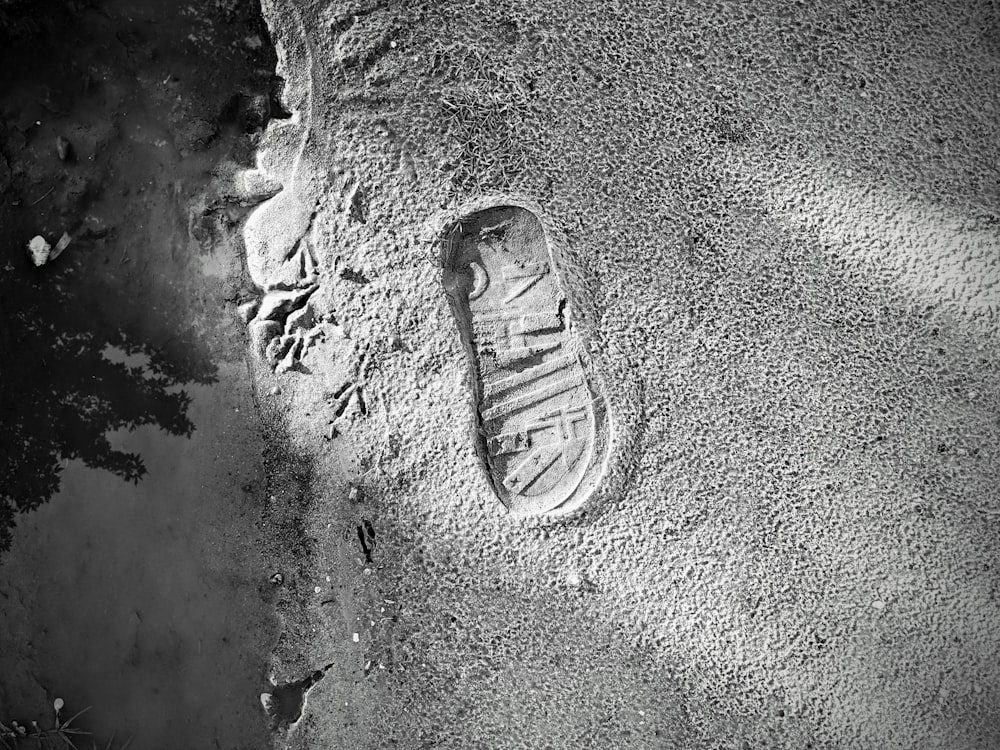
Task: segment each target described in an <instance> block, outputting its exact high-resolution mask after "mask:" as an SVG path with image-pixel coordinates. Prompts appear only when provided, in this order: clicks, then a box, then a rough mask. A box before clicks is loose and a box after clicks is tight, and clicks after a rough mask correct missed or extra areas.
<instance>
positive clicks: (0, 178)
mask: <svg viewBox="0 0 1000 750" xmlns="http://www.w3.org/2000/svg"><path fill="white" fill-rule="evenodd" d="M252 5H253V3H249V2H246V3H217V4H211V5H209V6H205V7H204V8H197V9H196V8H194V6H184V7H179V6H177V5H176V4H173V3H169V2H163V0H157V1H156V2H138V1H136V0H130V1H126V0H121V1H120V0H108V1H107V2H104V3H96V4H88V5H87V6H86V7H84V6H83V5H82V4H80V5H76V4H66V3H57V2H49V0H43V2H40V3H39V4H37V6H33V7H37V8H39V9H41V10H39V11H38V13H36V14H35V15H36V16H37V18H40V19H42V20H41V21H38V20H37V19H35V20H32V19H31V18H29V19H28V20H29V21H31V22H32V23H33V24H34V25H31V24H29V27H30V28H29V29H28V33H27V34H26V35H25V36H24V37H22V43H21V45H20V47H17V46H16V45H15V46H7V45H4V44H0V226H2V227H3V231H2V232H0V485H2V486H0V721H4V722H8V721H9V720H11V719H17V720H19V721H21V722H28V721H31V720H33V719H34V720H37V721H39V723H40V724H41V725H42V726H43V727H46V726H50V725H51V722H52V718H53V717H52V711H51V706H52V701H53V700H54V699H55V698H61V699H62V700H63V701H64V702H65V709H64V711H63V715H62V717H63V719H65V718H67V717H68V716H69V715H71V714H73V713H75V712H76V711H78V710H80V709H83V708H86V707H88V706H89V707H90V709H89V710H88V711H87V713H85V714H84V715H83V716H81V717H80V719H79V721H78V722H77V723H78V724H79V726H81V727H82V728H84V729H86V730H88V731H91V732H93V733H94V739H95V740H96V741H97V742H98V744H99V746H101V747H104V746H105V745H106V744H107V742H108V741H109V740H110V739H111V737H112V735H115V737H116V741H115V742H114V744H113V746H114V747H119V746H120V745H121V744H122V743H124V742H125V740H126V739H127V738H129V737H132V738H133V742H132V744H131V747H133V748H160V747H183V748H203V747H204V748H214V747H219V748H262V747H266V746H267V745H268V739H269V736H268V732H267V728H266V726H265V720H264V715H263V711H262V708H261V705H260V702H259V696H260V694H261V693H262V692H264V691H265V690H266V689H267V687H268V682H267V680H266V670H267V665H268V654H269V652H270V648H271V646H272V644H273V640H274V638H275V637H276V630H275V627H276V626H275V623H274V620H273V608H272V606H271V605H270V603H269V602H270V601H271V600H272V596H273V595H272V591H271V585H270V583H269V582H268V578H269V576H270V575H271V572H272V571H269V570H267V569H266V568H265V565H264V561H263V558H262V556H261V555H262V552H261V551H262V549H263V543H262V535H261V532H260V530H259V528H258V523H259V520H260V510H261V503H260V501H261V498H262V496H263V487H262V481H263V480H262V471H263V470H262V465H261V459H262V455H261V451H262V448H263V443H262V437H261V434H260V427H259V423H258V420H257V414H256V411H255V409H254V405H253V395H252V391H251V386H250V378H249V374H248V372H247V369H246V365H245V362H244V359H243V355H244V347H243V340H244V339H243V333H242V326H241V324H240V323H239V321H238V320H237V318H236V316H235V314H234V309H235V304H236V302H237V301H239V300H240V299H242V298H244V297H245V296H246V295H247V294H248V293H249V290H248V289H247V287H246V284H245V282H244V281H243V277H242V274H241V268H242V265H241V262H240V260H239V255H238V252H237V250H236V248H235V247H233V246H232V245H229V244H228V243H226V242H225V241H224V238H221V239H220V237H221V236H220V237H214V236H212V233H211V232H208V234H207V235H206V233H205V232H202V233H201V235H200V236H198V235H199V233H198V232H197V231H192V216H193V217H194V219H195V220H198V221H200V218H199V216H197V215H193V214H191V213H190V212H189V208H190V206H191V205H193V202H194V201H195V199H196V198H197V197H198V195H199V194H200V193H201V191H202V190H204V189H205V188H206V186H207V185H208V183H209V180H210V178H211V174H210V173H211V170H212V169H213V168H215V166H216V165H217V164H218V163H219V162H220V161H222V160H224V159H228V160H236V161H239V160H242V161H243V162H245V161H246V160H247V159H249V158H250V155H251V153H252V148H251V146H252V143H251V142H250V140H249V137H248V136H247V135H246V132H247V131H245V130H244V129H243V126H244V123H242V122H238V121H237V120H236V119H235V116H232V115H224V114H220V113H222V112H224V111H225V110H226V109H227V107H228V108H229V109H232V107H233V106H235V105H233V104H232V102H234V101H237V99H236V98H233V97H237V98H238V97H244V99H245V98H246V97H248V96H251V95H254V94H257V93H260V91H261V90H262V89H261V88H260V87H261V86H264V87H265V89H266V84H267V75H268V74H267V71H266V68H267V66H268V65H270V66H271V70H273V60H271V61H270V62H269V60H270V59H271V58H269V57H268V55H267V54H265V53H266V49H263V51H262V47H261V45H262V44H264V43H266V39H264V40H263V42H262V39H261V37H260V36H259V35H258V33H257V32H258V31H259V29H257V28H256V27H255V25H254V21H253V18H254V14H255V12H256V9H254V8H252V7H251V6H252ZM0 20H2V19H0ZM0 31H2V29H0ZM265 36H266V35H265ZM208 71H211V72H212V75H207V72H208ZM240 101H242V100H240ZM227 118H228V119H227ZM199 122H209V123H210V124H214V125H217V127H216V128H215V132H214V134H213V135H212V136H211V137H210V138H208V140H207V141H203V142H198V141H197V139H196V138H195V136H197V135H198V132H197V131H192V130H191V128H190V127H189V126H190V125H191V124H192V123H199ZM57 136H65V137H68V138H69V140H70V141H71V142H72V144H73V149H74V155H73V158H70V159H68V160H66V161H63V160H60V159H59V157H58V156H57V153H56V149H55V146H54V144H55V139H56V137H57ZM202 218H203V217H202ZM210 218H213V220H214V217H210ZM229 218H231V217H229ZM227 220H228V219H227ZM195 223H197V221H196V222H195ZM222 223H224V222H222ZM199 226H201V228H204V226H202V225H199ZM195 229H198V227H195ZM63 231H65V232H68V233H69V234H71V235H72V237H73V242H72V243H71V244H70V246H69V247H68V248H67V249H66V250H65V251H64V253H63V255H62V256H60V257H59V258H58V259H57V260H55V261H53V262H52V263H51V264H49V265H46V266H44V267H42V268H39V269H36V268H34V267H33V266H32V265H31V264H30V262H29V261H28V258H27V254H26V252H25V247H26V244H27V241H28V240H29V239H30V238H31V237H32V236H34V235H35V234H42V235H44V236H45V237H46V238H48V239H49V240H50V241H51V242H54V241H55V240H56V239H57V238H58V237H59V236H60V234H61V233H62V232H63ZM10 507H16V508H17V509H19V510H25V511H27V512H24V513H21V514H18V515H16V516H15V518H16V522H17V524H16V526H15V527H14V528H13V529H12V533H11V542H12V544H11V547H10V549H9V550H8V551H6V552H3V551H2V547H3V542H4V538H3V533H2V532H4V531H5V530H6V528H7V524H6V523H5V518H4V513H3V511H4V509H5V508H10ZM84 746H89V744H85V745H84Z"/></svg>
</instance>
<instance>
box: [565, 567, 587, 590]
mask: <svg viewBox="0 0 1000 750" xmlns="http://www.w3.org/2000/svg"><path fill="white" fill-rule="evenodd" d="M566 583H568V584H569V585H570V586H579V585H580V584H581V583H583V577H582V576H581V575H580V574H579V573H577V572H576V571H575V570H574V571H571V572H570V573H567V574H566Z"/></svg>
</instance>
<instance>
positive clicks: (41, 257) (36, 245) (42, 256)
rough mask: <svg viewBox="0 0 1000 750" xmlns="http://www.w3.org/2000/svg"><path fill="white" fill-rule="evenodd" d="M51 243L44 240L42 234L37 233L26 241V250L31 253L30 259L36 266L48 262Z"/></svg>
mask: <svg viewBox="0 0 1000 750" xmlns="http://www.w3.org/2000/svg"><path fill="white" fill-rule="evenodd" d="M51 250H52V245H50V244H49V243H48V242H46V241H45V238H44V237H42V235H40V234H38V235H35V236H34V237H32V238H31V242H29V243H28V252H29V253H31V260H32V262H33V263H34V264H35V265H36V266H44V265H45V264H46V263H48V262H49V253H50V251H51Z"/></svg>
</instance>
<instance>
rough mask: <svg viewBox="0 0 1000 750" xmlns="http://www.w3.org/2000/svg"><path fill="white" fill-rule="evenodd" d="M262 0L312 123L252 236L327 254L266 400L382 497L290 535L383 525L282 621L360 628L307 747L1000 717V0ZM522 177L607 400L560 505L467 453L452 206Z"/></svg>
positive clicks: (955, 737)
mask: <svg viewBox="0 0 1000 750" xmlns="http://www.w3.org/2000/svg"><path fill="white" fill-rule="evenodd" d="M265 6H266V7H265V14H266V16H267V18H268V21H269V23H270V24H271V27H272V31H273V35H274V37H275V40H276V42H277V43H278V44H279V47H280V48H281V69H280V70H279V72H280V73H281V74H282V75H284V76H285V77H286V80H287V89H286V107H287V108H288V109H289V111H291V112H293V115H294V116H293V118H292V120H289V121H286V122H283V123H281V124H280V125H276V126H272V128H271V136H270V138H269V143H268V144H266V147H265V148H264V149H263V150H262V152H261V157H260V162H261V167H262V169H264V170H265V171H268V172H271V173H273V175H274V177H275V179H278V180H280V181H281V182H282V183H283V184H284V185H285V191H284V192H283V193H281V194H280V195H279V196H278V197H276V198H274V199H272V202H271V203H270V204H268V203H265V204H263V206H262V207H260V208H259V209H257V213H256V214H254V215H253V216H252V217H251V219H250V222H249V223H248V225H247V245H248V251H249V253H250V255H249V257H248V263H249V266H250V268H251V270H252V272H253V273H254V274H255V280H256V281H257V282H258V283H260V284H262V285H263V284H266V283H269V282H270V280H272V279H277V280H280V279H281V278H283V274H287V273H292V274H293V276H294V274H295V273H301V269H302V267H303V263H304V261H299V266H298V268H299V271H298V272H296V271H294V269H293V270H292V271H289V268H290V267H289V265H288V264H289V262H290V261H289V260H287V257H292V258H293V259H294V254H292V255H291V256H289V253H290V252H292V251H290V250H289V248H293V247H296V246H298V247H306V246H307V247H308V248H309V252H311V253H313V254H314V255H315V261H316V267H317V268H318V269H319V284H320V289H319V291H318V292H317V293H316V295H317V296H316V299H317V300H318V302H317V304H319V303H320V302H321V303H322V305H323V306H325V307H324V309H325V312H326V313H327V314H328V316H329V319H328V322H329V324H330V327H331V328H330V334H329V335H328V336H327V337H326V341H325V342H323V343H322V344H320V345H318V346H316V347H314V348H312V349H311V350H310V351H309V353H307V354H306V355H305V356H304V358H303V359H302V364H303V366H304V369H306V370H308V371H309V372H310V373H311V374H306V373H304V372H292V373H289V374H287V375H285V376H283V378H284V379H283V380H282V383H283V385H282V387H283V388H285V389H287V393H288V394H289V396H288V400H287V402H284V401H283V402H282V404H283V406H282V408H283V409H284V408H285V406H287V413H288V415H289V419H290V424H291V425H292V427H291V432H292V434H293V437H294V436H295V435H298V438H297V439H298V440H299V442H300V444H301V445H302V446H303V449H305V450H308V451H311V452H313V454H315V457H316V458H315V460H316V462H317V466H319V467H321V468H320V473H321V474H322V472H323V471H325V469H323V468H322V467H324V466H331V467H332V466H340V467H341V468H343V467H344V466H350V467H351V471H354V472H355V473H356V475H357V477H356V479H355V481H356V482H357V484H358V485H359V486H360V487H361V488H362V490H363V492H362V494H361V495H360V496H359V497H360V498H361V499H360V500H356V501H355V502H353V503H352V502H350V501H348V500H346V499H343V498H346V497H347V492H348V490H347V486H346V484H345V483H342V484H341V485H339V486H338V487H337V489H336V492H335V494H336V498H340V499H330V498H326V499H323V500H317V501H316V502H315V503H314V505H313V506H312V508H311V511H310V513H311V515H310V518H309V520H308V522H307V524H306V529H305V531H304V533H305V534H306V535H307V536H312V537H314V538H315V539H316V540H317V546H318V548H323V547H324V545H326V544H327V542H326V541H324V540H327V539H329V538H332V537H331V535H335V534H337V533H339V530H340V529H345V536H344V537H343V538H344V539H347V538H349V537H350V535H351V533H353V526H352V524H353V523H355V522H356V523H361V520H360V519H361V516H362V515H364V516H365V517H367V518H371V519H374V526H375V528H376V529H377V530H378V544H377V547H376V549H375V552H374V554H373V562H372V563H370V564H369V563H367V562H366V561H365V560H362V559H361V556H360V553H358V554H357V556H356V557H355V558H354V561H353V562H352V558H351V555H350V554H349V553H347V552H345V550H348V549H350V546H349V544H348V542H344V543H343V544H341V545H340V546H339V547H336V548H337V549H338V550H340V551H339V552H337V554H338V555H340V556H341V557H340V558H339V559H341V562H343V563H345V564H347V565H348V566H351V565H354V566H355V567H353V568H351V567H349V568H348V572H346V573H342V574H337V575H342V576H343V580H344V581H345V584H344V585H345V586H346V588H347V589H349V590H350V591H351V594H350V597H349V602H350V606H347V605H344V606H342V607H340V608H339V609H338V612H337V614H336V615H331V614H329V613H328V610H329V607H328V608H327V610H322V609H321V608H319V607H318V606H317V607H316V608H315V609H314V610H309V611H313V612H314V614H313V615H310V617H315V620H314V621H313V622H314V624H315V628H316V630H317V633H318V634H312V633H311V631H310V629H309V628H306V627H300V628H299V629H298V630H296V629H295V628H291V629H290V630H289V631H288V638H287V639H286V640H285V642H284V643H283V644H279V649H278V651H277V653H276V656H277V663H278V665H279V671H280V669H281V668H282V667H281V665H285V668H287V671H288V672H289V673H292V672H294V671H295V669H297V668H298V667H295V668H293V666H294V665H295V664H297V663H299V662H302V666H301V669H302V670H305V669H306V668H307V667H308V668H309V669H312V668H315V664H318V663H319V662H320V661H322V659H323V658H324V657H323V656H322V655H323V654H326V653H330V652H331V650H337V649H340V650H341V651H343V650H344V648H345V647H344V644H345V643H347V642H348V640H349V639H350V637H351V633H352V632H354V631H358V632H359V633H360V635H359V642H358V644H357V645H356V646H350V647H349V648H348V649H347V654H348V655H347V656H346V657H343V658H341V659H340V661H338V666H337V667H335V668H334V669H333V670H331V672H329V673H328V674H327V677H326V678H325V679H324V680H323V681H321V682H320V683H318V684H317V686H316V687H315V688H314V689H313V690H312V691H311V692H310V694H309V696H308V700H307V705H306V709H305V715H304V718H303V719H302V721H301V722H300V723H299V724H298V726H297V728H296V729H295V731H294V732H293V733H292V734H291V735H290V739H289V741H290V743H291V746H294V747H324V746H335V745H336V742H337V741H340V742H347V741H348V740H350V741H353V742H356V743H359V744H356V745H352V746H366V747H373V748H375V747H379V748H381V747H400V748H419V747H437V748H484V747H490V748H506V747H525V748H542V747H553V748H556V747H567V748H568V747H573V748H580V747H594V748H606V747H629V748H642V747H649V748H660V747H684V748H698V747H712V748H716V747H727V748H730V747H731V748H759V747H800V748H807V747H808V748H884V747H907V748H914V747H920V748H936V747H941V748H990V747H995V746H997V745H998V744H1000V716H998V713H997V708H996V707H997V706H998V705H1000V674H998V670H997V666H996V663H997V660H996V656H997V646H998V643H1000V612H998V605H997V587H998V579H997V575H998V572H997V571H998V565H1000V559H998V555H997V544H996V540H997V533H998V530H1000V495H998V478H1000V472H998V468H1000V463H998V459H1000V456H998V449H997V445H998V441H997V438H998V432H1000V420H998V415H1000V404H998V397H1000V357H998V353H1000V352H998V337H997V333H998V330H997V316H998V314H1000V299H998V295H1000V236H998V223H997V216H996V206H997V205H998V197H1000V183H998V180H997V172H996V169H995V165H996V164H997V163H998V156H1000V154H998V151H997V149H998V143H1000V140H998V139H997V135H998V132H997V130H998V126H997V123H998V121H1000V120H998V117H997V114H998V112H1000V109H998V104H1000V102H998V99H1000V45H998V42H997V40H998V39H1000V31H998V29H1000V18H998V16H997V11H996V8H995V6H994V5H993V4H991V3H986V2H981V3H966V4H957V3H951V4H949V3H944V2H921V3H918V4H906V5H903V4H893V3H875V4H865V5H862V4H856V3H855V4H851V3H848V4H842V3H837V4H832V5H831V4H819V3H794V4H777V3H714V4H705V3H690V4H683V5H681V4H668V3H640V2H619V3H614V4H597V3H594V4H588V3H566V2H561V3H557V2H548V1H547V0H542V1H541V2H531V3H512V2H499V3H473V4H465V3H450V2H434V3H424V4H421V3H410V4H405V5H403V4H397V3H393V2H390V3H387V4H383V5H379V6H378V7H375V6H374V5H366V4H361V3H359V4H356V6H355V5H352V4H350V3H345V4H333V5H327V4H326V3H323V2H312V3H305V2H302V3H292V2H291V0H271V2H267V3H265ZM511 194H519V195H527V196H530V197H531V199H532V200H533V201H534V202H535V203H536V204H537V205H538V206H539V207H540V210H541V211H542V212H543V215H544V217H545V220H546V221H551V222H553V224H554V225H556V226H558V228H559V229H560V231H561V232H562V233H564V234H565V236H566V238H567V247H566V252H567V253H568V254H569V255H570V257H571V258H572V261H573V265H574V266H575V267H577V268H579V269H580V279H579V282H578V284H577V288H581V289H586V290H587V294H586V295H581V299H580V301H579V303H578V305H577V309H576V310H574V313H575V315H576V317H577V318H578V319H579V320H580V321H581V325H586V326H588V327H589V330H590V331H591V332H592V346H591V351H592V352H593V356H594V357H595V361H596V362H597V366H598V368H599V369H600V371H601V373H602V374H603V377H604V380H605V383H606V386H605V387H606V389H607V392H608V394H609V398H612V399H614V402H615V403H614V410H613V411H614V414H615V417H616V424H617V428H618V430H619V433H620V440H619V442H618V443H617V447H618V450H619V451H620V454H619V456H618V459H617V460H616V461H615V464H614V465H615V469H614V471H613V472H611V474H610V475H609V478H608V481H609V483H608V485H607V491H606V493H605V496H604V497H603V498H601V502H600V503H598V504H596V505H595V506H594V507H592V508H591V509H590V510H588V511H587V512H586V513H585V514H578V515H576V516H572V517H570V518H568V519H564V520H561V521H551V520H545V519H527V520H526V519H520V520H518V519H513V518H511V517H509V516H507V515H506V514H505V512H504V509H503V507H502V506H501V505H500V503H499V502H498V501H497V500H496V498H495V497H494V496H493V493H492V491H491V488H490V486H489V485H488V483H487V482H486V481H485V479H484V478H483V476H482V474H481V473H480V472H479V469H478V466H479V465H478V461H479V458H478V457H477V454H476V450H475V447H474V445H473V444H472V441H471V440H470V439H469V428H470V425H471V422H472V418H473V417H472V413H471V408H470V406H469V393H468V388H467V385H466V381H465V377H466V369H467V363H466V361H465V352H464V350H463V347H462V343H461V341H460V339H459V336H458V335H457V331H456V329H455V326H454V323H453V320H452V318H451V313H450V311H449V309H448V303H447V299H446V295H445V294H444V289H443V286H442V269H441V266H440V257H439V254H438V253H437V244H436V236H435V231H436V227H439V226H440V217H441V216H442V215H446V214H448V212H449V211H454V210H456V208H457V207H458V206H461V205H464V204H465V203H466V202H468V201H469V200H472V199H475V198H478V197H481V196H485V197H486V199H489V200H492V199H495V198H498V197H502V196H504V195H511ZM269 206H270V208H269ZM287 206H295V207H299V206H304V207H306V208H305V209H301V210H300V209H299V208H295V210H294V211H293V210H291V209H287ZM268 212H271V213H268ZM300 215H301V216H308V217H309V221H308V222H305V221H304V220H300V218H299V217H300ZM272 216H273V217H278V216H285V217H288V218H287V221H286V224H287V226H285V225H282V224H280V223H279V222H277V221H272V220H271V219H270V218H269V217H272ZM292 219H294V222H293V221H292ZM293 223H294V225H295V226H294V227H292V226H291V225H292V224H293ZM305 224H308V226H305V227H304V226H303V225H305ZM288 232H291V234H288ZM293 235H294V236H293ZM296 243H298V245H296ZM273 248H278V249H277V250H273V251H272V249H273ZM347 271H349V272H350V273H348V272H347ZM359 279H363V283H360V282H359ZM334 325H335V326H336V328H337V330H338V331H339V332H340V333H341V334H342V333H343V331H344V330H349V334H348V335H347V336H346V337H345V336H343V335H339V336H338V335H334V333H333V328H334ZM345 327H346V329H345ZM393 342H396V343H398V344H399V345H398V346H397V345H394V343H393ZM267 377H270V376H269V375H268V376H267ZM352 378H353V381H352V382H356V383H362V385H361V388H362V391H363V400H364V404H365V406H364V408H363V409H361V408H360V407H358V409H357V411H356V412H352V414H355V417H354V418H352V419H351V420H350V421H349V425H347V426H346V428H345V429H344V430H343V431H342V434H341V435H340V437H337V438H335V439H333V440H329V441H324V440H321V439H320V432H321V431H322V430H323V429H325V425H326V423H327V421H328V419H329V418H330V415H329V414H328V413H327V412H326V411H324V408H325V407H323V403H324V401H323V399H322V398H321V397H320V396H319V395H317V394H320V393H322V392H324V391H329V392H330V393H336V392H337V391H338V389H339V388H340V387H341V384H342V383H343V382H345V381H347V380H351V379H352ZM352 408H353V407H352ZM341 424H342V425H343V423H341ZM345 457H353V458H351V461H353V462H354V463H350V462H348V463H347V464H345V463H344V461H345ZM330 471H333V469H332V468H331V469H330ZM345 476H346V475H345ZM346 481H347V480H346V479H344V480H343V482H346ZM337 493H339V494H337ZM351 514H355V515H357V516H358V518H357V520H356V521H353V520H351ZM328 524H332V530H331V527H328ZM348 532H349V533H348ZM353 543H354V544H356V542H353ZM335 546H336V545H335ZM324 554H325V553H324ZM331 555H333V553H331ZM317 559H319V558H317ZM322 559H323V560H332V559H333V557H324V558H322ZM317 570H318V569H317ZM366 570H367V572H365V571H366ZM317 574H319V573H317ZM304 598H307V597H304ZM338 601H341V603H343V601H348V599H343V600H338ZM309 606H311V605H309V604H308V603H307V604H306V609H307V610H308V608H309ZM324 612H327V614H324ZM324 618H326V619H324ZM342 639H343V640H342ZM310 653H312V654H313V656H310ZM301 673H304V671H300V674H301ZM345 703H350V704H351V705H350V706H345V705H344V704H345Z"/></svg>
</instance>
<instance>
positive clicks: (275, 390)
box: [271, 386, 281, 396]
mask: <svg viewBox="0 0 1000 750" xmlns="http://www.w3.org/2000/svg"><path fill="white" fill-rule="evenodd" d="M271 395H272V396H280V395H281V388H279V387H278V386H274V388H272V389H271Z"/></svg>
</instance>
